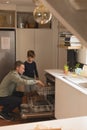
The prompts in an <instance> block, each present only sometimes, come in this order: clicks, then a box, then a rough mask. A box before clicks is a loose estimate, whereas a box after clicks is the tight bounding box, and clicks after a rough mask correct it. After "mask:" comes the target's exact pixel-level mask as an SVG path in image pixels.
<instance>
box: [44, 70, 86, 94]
mask: <svg viewBox="0 0 87 130" xmlns="http://www.w3.org/2000/svg"><path fill="white" fill-rule="evenodd" d="M45 72H47V73H49V74H51V75H52V76H54V77H55V78H58V79H60V80H62V81H64V82H65V83H67V84H69V85H70V86H71V87H73V88H75V89H77V90H79V91H80V92H82V93H84V94H86V95H87V88H86V87H83V86H81V84H83V83H87V78H86V77H83V76H79V75H76V74H74V73H70V72H69V73H68V74H67V75H66V74H64V72H63V70H57V69H56V70H54V69H52V70H51V69H49V70H45Z"/></svg>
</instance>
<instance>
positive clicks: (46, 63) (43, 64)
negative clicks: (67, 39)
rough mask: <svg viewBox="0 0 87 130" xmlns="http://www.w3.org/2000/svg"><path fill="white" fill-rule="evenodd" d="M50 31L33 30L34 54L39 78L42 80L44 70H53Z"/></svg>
mask: <svg viewBox="0 0 87 130" xmlns="http://www.w3.org/2000/svg"><path fill="white" fill-rule="evenodd" d="M52 44H53V41H52V30H51V29H39V30H35V52H36V61H37V65H38V70H39V74H40V78H41V79H44V70H45V69H50V68H53V66H52V63H53V51H52V50H53V48H52Z"/></svg>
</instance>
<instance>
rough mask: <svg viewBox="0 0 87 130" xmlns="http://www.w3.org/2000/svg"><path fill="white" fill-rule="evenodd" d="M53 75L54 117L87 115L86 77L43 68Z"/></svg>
mask: <svg viewBox="0 0 87 130" xmlns="http://www.w3.org/2000/svg"><path fill="white" fill-rule="evenodd" d="M45 72H46V73H49V74H51V75H52V76H54V77H55V117H56V118H57V119H61V118H70V117H77V116H87V88H86V86H85V87H83V86H82V84H86V83H87V78H86V77H83V76H79V75H75V74H73V73H68V74H67V75H66V74H64V72H63V71H62V70H50V69H49V70H45Z"/></svg>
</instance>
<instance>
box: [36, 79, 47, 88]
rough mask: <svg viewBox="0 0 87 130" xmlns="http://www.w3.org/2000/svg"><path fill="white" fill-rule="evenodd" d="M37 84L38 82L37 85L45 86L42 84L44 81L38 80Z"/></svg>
mask: <svg viewBox="0 0 87 130" xmlns="http://www.w3.org/2000/svg"><path fill="white" fill-rule="evenodd" d="M36 82H37V84H39V85H41V86H43V87H44V86H45V84H44V83H43V82H42V81H40V80H36Z"/></svg>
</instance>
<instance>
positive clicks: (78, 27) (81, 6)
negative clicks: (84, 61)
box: [41, 0, 87, 47]
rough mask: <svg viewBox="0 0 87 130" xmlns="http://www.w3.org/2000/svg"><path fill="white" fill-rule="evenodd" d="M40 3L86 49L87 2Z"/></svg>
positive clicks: (84, 0)
mask: <svg viewBox="0 0 87 130" xmlns="http://www.w3.org/2000/svg"><path fill="white" fill-rule="evenodd" d="M41 1H42V2H43V4H44V5H45V6H46V7H47V8H49V10H50V12H52V14H53V15H54V16H55V17H56V18H57V19H58V20H59V21H60V22H61V23H62V24H63V25H64V26H65V27H66V28H67V30H69V31H70V32H71V33H72V34H74V35H75V36H76V37H77V38H78V39H79V40H80V41H81V43H82V44H83V45H84V46H86V47H87V0H44V1H43V0H41Z"/></svg>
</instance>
